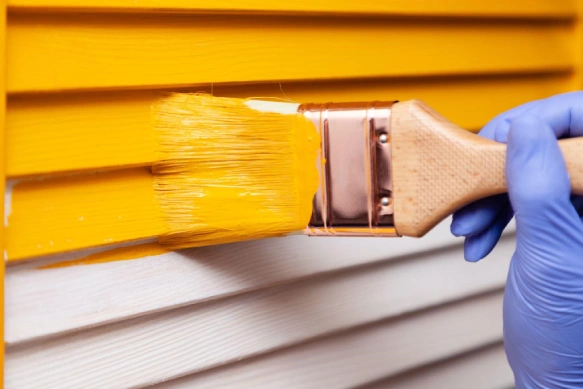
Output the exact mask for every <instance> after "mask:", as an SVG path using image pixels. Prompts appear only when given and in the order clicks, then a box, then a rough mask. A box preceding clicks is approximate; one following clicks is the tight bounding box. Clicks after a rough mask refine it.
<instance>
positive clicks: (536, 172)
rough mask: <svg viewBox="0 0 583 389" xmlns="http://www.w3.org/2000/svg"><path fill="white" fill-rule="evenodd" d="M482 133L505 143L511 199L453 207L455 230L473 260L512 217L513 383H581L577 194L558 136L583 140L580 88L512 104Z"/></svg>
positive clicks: (581, 243)
mask: <svg viewBox="0 0 583 389" xmlns="http://www.w3.org/2000/svg"><path fill="white" fill-rule="evenodd" d="M480 135H482V136H484V137H487V138H490V139H494V140H497V141H500V142H506V143H507V144H508V151H507V161H506V179H507V183H508V195H500V196H495V197H491V198H488V199H484V200H481V201H478V202H476V203H473V204H470V205H468V206H467V207H465V208H463V209H461V210H460V211H458V212H456V214H455V215H454V219H453V223H452V226H451V230H452V233H453V234H454V235H456V236H462V235H463V236H466V240H465V256H466V259H467V260H468V261H478V260H480V259H481V258H483V257H485V256H486V255H487V254H488V253H489V252H490V251H491V250H492V248H493V247H494V246H495V245H496V243H497V241H498V239H499V238H500V235H501V233H502V230H503V229H504V227H505V226H506V225H507V224H508V222H509V221H510V219H511V218H512V216H513V214H515V215H516V226H517V231H516V235H517V236H516V238H517V244H516V252H515V253H514V255H513V257H512V261H511V264H510V270H509V274H508V280H507V285H506V291H505V295H504V313H503V315H504V345H505V349H506V354H507V357H508V361H509V362H510V366H511V367H512V370H513V372H514V376H515V381H516V387H517V388H519V389H520V388H583V222H582V219H581V214H580V211H579V212H578V209H579V210H582V209H583V200H582V199H581V198H575V197H571V195H570V193H571V187H570V183H569V175H568V173H567V170H566V166H565V161H564V159H563V156H562V154H561V151H560V149H559V147H558V144H557V140H556V139H557V138H565V137H576V136H583V93H581V92H576V93H569V94H564V95H558V96H554V97H551V98H548V99H545V100H539V101H534V102H532V103H528V104H525V105H523V106H520V107H518V108H515V109H513V110H511V111H509V112H506V113H504V114H502V115H500V116H499V117H497V118H495V119H494V120H493V121H492V122H490V123H489V124H488V125H487V126H486V127H484V129H483V130H482V131H481V132H480ZM581 154H582V155H581V158H583V151H582V153H581Z"/></svg>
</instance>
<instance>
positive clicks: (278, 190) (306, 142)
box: [153, 94, 320, 249]
mask: <svg viewBox="0 0 583 389" xmlns="http://www.w3.org/2000/svg"><path fill="white" fill-rule="evenodd" d="M154 112H155V115H156V117H155V131H154V132H155V136H156V137H157V143H158V146H159V150H158V152H159V155H158V161H159V162H157V163H155V164H154V166H153V173H154V176H155V180H154V187H155V191H156V196H157V198H158V201H159V202H160V206H161V208H162V211H163V215H164V218H165V220H166V221H167V228H166V231H165V232H164V233H163V234H162V235H161V236H160V237H159V240H160V242H161V243H162V244H164V245H167V246H168V247H171V248H173V249H177V248H184V247H194V246H205V245H212V244H219V243H228V242H235V241H240V240H246V239H256V238H265V237H272V236H281V235H285V234H287V233H290V232H292V231H297V230H301V229H303V228H305V227H306V226H307V224H308V222H309V219H310V216H311V213H312V199H313V197H314V195H315V193H316V191H317V187H318V171H317V168H316V159H317V155H318V150H319V148H320V138H319V135H318V133H317V131H316V128H315V127H314V125H313V124H312V123H311V122H310V121H309V120H307V119H306V118H304V117H303V116H302V115H300V114H281V113H275V112H262V111H258V110H255V109H252V108H250V107H248V106H247V105H246V104H245V100H241V99H232V98H218V97H213V96H209V95H202V94H172V95H169V96H168V97H167V98H164V99H161V100H160V102H159V103H158V104H157V105H156V106H155V107H154Z"/></svg>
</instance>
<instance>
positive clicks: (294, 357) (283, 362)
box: [157, 293, 502, 389]
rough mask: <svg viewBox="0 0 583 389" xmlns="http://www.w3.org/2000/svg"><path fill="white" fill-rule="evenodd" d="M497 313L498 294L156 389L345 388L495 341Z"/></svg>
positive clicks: (498, 333) (499, 325) (499, 322)
mask: <svg viewBox="0 0 583 389" xmlns="http://www.w3.org/2000/svg"><path fill="white" fill-rule="evenodd" d="M501 309H502V293H497V294H493V295H488V296H483V297H480V298H473V299H469V300H466V301H463V302H461V303H458V304H454V305H450V306H445V307H440V308H437V309H434V310H430V311H426V312H424V313H420V314H418V315H413V316H411V317H407V318H404V319H402V320H396V321H392V322H388V323H382V324H379V325H377V326H374V327H368V328H364V329H362V330H360V331H355V332H352V333H348V334H342V335H339V336H335V337H330V338H328V339H325V340H322V341H318V342H314V343H311V344H306V345H301V346H298V347H295V348H293V349H290V350H284V351H282V352H279V353H274V354H270V355H266V356H265V357H262V358H257V359H255V360H250V361H242V362H241V363H237V364H233V365H228V366H225V367H223V368H218V369H215V370H211V371H208V372H206V373H202V374H195V375H191V376H189V377H185V378H183V379H180V380H176V381H171V382H168V383H166V384H164V385H160V386H159V387H157V389H162V388H164V389H169V388H172V389H183V388H188V389H193V388H213V389H223V388H224V389H226V388H229V389H243V388H249V389H261V388H265V389H271V388H279V387H285V388H286V389H295V388H297V389H311V388H314V389H316V388H317V389H320V388H351V387H354V386H357V385H362V384H364V383H366V382H370V381H372V380H376V379H378V378H380V377H383V376H387V375H391V374H396V373H399V372H401V371H403V370H405V369H411V368H413V367H416V366H419V365H423V364H426V363H429V362H432V361H435V360H438V359H442V358H447V357H449V356H452V355H455V354H458V353H460V352H464V351H468V350H471V349H475V348H478V347H481V346H484V345H487V344H490V343H492V342H495V341H499V340H500V339H501V337H502V320H501V318H502V314H501ZM448 389H449V388H448Z"/></svg>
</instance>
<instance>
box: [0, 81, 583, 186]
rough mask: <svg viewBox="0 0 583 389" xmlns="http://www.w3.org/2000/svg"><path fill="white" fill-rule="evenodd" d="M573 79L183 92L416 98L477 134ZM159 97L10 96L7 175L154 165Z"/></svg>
mask: <svg viewBox="0 0 583 389" xmlns="http://www.w3.org/2000/svg"><path fill="white" fill-rule="evenodd" d="M571 82H572V81H571V75H570V74H568V73H567V74H563V73H551V74H526V75H520V74H516V75H511V76H489V77H478V76H470V77H445V78H411V79H405V80H396V79H372V80H345V81H333V82H325V81H319V82H310V83H304V82H297V83H283V84H281V85H280V84H257V85H239V86H228V85H214V86H213V87H212V89H211V88H209V87H201V88H196V89H191V90H182V91H193V92H195V91H202V90H204V91H206V92H209V93H210V92H211V91H212V92H213V94H215V95H217V96H228V97H241V98H246V97H249V96H273V97H280V98H282V99H292V100H294V101H298V102H303V103H305V102H329V101H371V100H401V101H403V100H408V99H413V98H419V99H422V100H424V101H425V102H427V103H428V104H429V105H431V106H432V107H433V108H435V109H436V110H437V111H439V112H440V113H442V114H443V115H445V116H446V117H448V118H449V119H450V120H452V121H454V122H455V123H457V124H459V125H460V126H462V127H463V128H467V129H470V130H477V129H479V128H480V127H481V126H483V125H484V124H485V123H486V122H487V121H488V120H489V119H490V118H492V117H494V116H495V115H496V114H498V113H500V112H502V111H504V110H507V109H510V108H512V107H514V106H516V105H519V104H522V103H524V102H526V101H531V100H536V99H539V98H544V97H547V96H550V95H553V94H557V93H561V92H565V91H567V90H569V88H570V87H571ZM159 98H160V92H158V91H151V90H144V91H130V92H127V91H115V92H101V93H92V92H86V93H64V94H63V93H61V94H41V95H21V96H11V97H10V98H9V100H8V112H7V119H6V120H7V122H6V127H7V128H6V144H7V155H6V171H7V175H8V176H9V177H18V176H26V175H34V174H46V173H55V172H66V171H74V170H88V169H98V168H105V167H121V166H125V167H127V166H145V165H150V164H151V163H152V162H153V161H154V160H155V147H154V145H153V140H152V136H151V128H152V124H151V116H152V113H151V107H152V105H153V104H154V103H155V102H156V101H157V100H158V99H159ZM127 139H133V141H132V142H127V141H125V140H127Z"/></svg>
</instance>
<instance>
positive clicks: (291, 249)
mask: <svg viewBox="0 0 583 389" xmlns="http://www.w3.org/2000/svg"><path fill="white" fill-rule="evenodd" d="M506 239H510V241H505V243H504V245H503V247H501V248H500V249H499V252H500V253H504V255H506V256H507V257H509V256H510V250H512V245H513V243H512V240H511V239H512V238H511V237H509V238H506ZM459 244H460V240H459V239H457V238H454V237H453V236H451V234H450V233H449V222H448V221H446V222H444V223H442V224H440V225H439V226H438V227H436V228H435V229H434V230H433V231H432V232H430V233H429V234H428V235H426V236H425V237H424V238H423V239H422V240H417V239H411V238H398V239H397V238H395V239H376V238H351V239H343V238H334V239H322V238H307V237H302V236H291V237H287V238H280V239H269V240H263V241H256V242H243V243H237V244H232V245H223V246H216V247H206V248H199V249H191V250H183V251H180V252H172V253H166V254H160V252H159V251H158V252H156V251H151V250H148V249H144V250H143V251H140V250H139V249H138V250H137V251H134V252H129V253H128V252H127V251H126V252H123V253H121V258H127V259H132V258H136V256H138V257H141V258H140V259H134V260H127V261H118V260H116V259H120V253H119V252H118V251H116V250H113V251H105V252H102V253H101V256H100V258H99V262H98V263H94V264H91V265H78V266H68V267H56V268H46V265H48V264H51V263H55V262H56V263H62V261H63V256H62V255H61V256H58V257H57V258H53V259H47V260H44V261H40V260H39V261H34V262H30V263H23V264H21V265H16V266H8V268H7V274H6V301H5V309H6V316H7V317H9V318H10V320H9V321H8V322H7V323H6V330H5V341H6V342H7V343H8V344H16V343H20V342H26V341H30V340H32V339H36V338H40V337H47V336H51V335H55V334H59V333H63V332H67V331H71V330H75V329H78V328H85V327H91V326H96V325H99V324H103V323H109V322H114V321H120V320H123V319H127V318H131V317H135V316H140V315H144V314H147V313H151V312H156V311H160V310H167V309H170V308H175V307H178V306H183V305H189V304H195V303H200V302H203V301H208V300H213V299H217V298H220V297H224V296H229V295H235V294H241V293H243V292H247V291H252V290H257V289H262V288H265V287H268V286H270V285H274V284H280V283H287V282H291V281H294V280H298V279H303V278H307V277H312V276H314V275H317V274H322V273H329V272H332V271H338V270H341V269H347V268H352V267H355V266H361V265H365V264H372V263H378V262H380V261H389V260H394V259H399V258H402V257H403V256H417V257H419V256H422V255H423V254H422V253H424V252H429V251H430V250H440V249H445V248H448V247H455V246H456V245H459ZM458 247H459V246H458ZM136 252H137V254H136ZM124 255H125V256H124ZM438 255H439V258H441V260H442V261H444V263H445V264H449V265H447V266H453V267H452V268H451V269H452V271H454V274H456V273H455V271H464V274H466V273H465V271H467V272H468V274H467V277H470V278H472V279H473V277H472V274H473V276H474V277H475V276H479V273H472V271H474V270H475V269H472V268H471V267H467V265H466V264H464V263H463V260H462V254H461V253H460V252H455V251H454V252H452V251H451V250H450V251H447V254H438ZM65 258H67V259H69V260H70V259H74V258H75V257H71V256H68V257H67V256H65ZM448 258H449V259H448ZM492 259H493V260H494V263H487V262H484V263H485V265H484V266H485V269H490V271H492V272H493V273H492V275H494V274H498V275H500V273H497V272H498V271H501V270H500V269H501V268H500V266H503V265H502V264H500V263H499V259H498V258H497V257H495V256H494V255H493V258H492ZM450 260H451V261H453V262H451V261H450ZM456 263H457V265H456ZM434 266H435V265H432V263H428V264H427V267H428V268H433V267H434ZM480 266H482V265H480ZM43 267H45V268H43ZM456 269H457V270H456ZM462 281H463V280H460V281H459V282H462ZM452 282H454V285H455V284H457V281H452ZM57 286H58V287H57ZM38 323H43V325H42V326H39V325H38Z"/></svg>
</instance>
